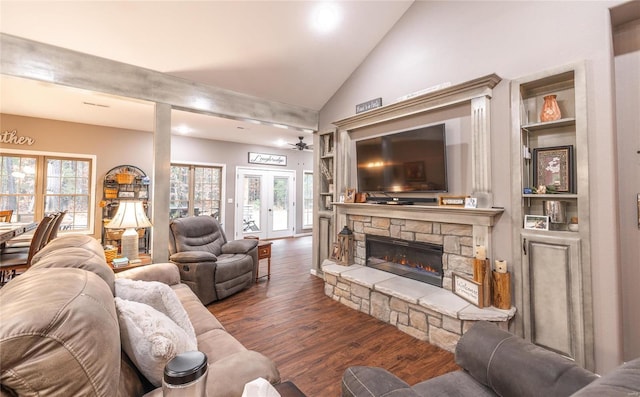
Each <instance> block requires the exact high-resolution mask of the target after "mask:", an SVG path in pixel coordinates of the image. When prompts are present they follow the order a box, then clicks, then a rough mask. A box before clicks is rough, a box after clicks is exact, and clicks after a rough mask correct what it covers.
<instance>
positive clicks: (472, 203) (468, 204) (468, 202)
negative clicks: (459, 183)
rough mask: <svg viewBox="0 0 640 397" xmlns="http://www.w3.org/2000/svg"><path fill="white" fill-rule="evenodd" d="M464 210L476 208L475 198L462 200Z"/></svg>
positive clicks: (476, 199) (476, 200) (476, 201)
mask: <svg viewBox="0 0 640 397" xmlns="http://www.w3.org/2000/svg"><path fill="white" fill-rule="evenodd" d="M464 208H478V198H477V197H467V198H465V199H464Z"/></svg>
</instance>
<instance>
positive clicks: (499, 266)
mask: <svg viewBox="0 0 640 397" xmlns="http://www.w3.org/2000/svg"><path fill="white" fill-rule="evenodd" d="M495 269H496V272H498V273H506V272H507V261H501V260H496V266H495Z"/></svg>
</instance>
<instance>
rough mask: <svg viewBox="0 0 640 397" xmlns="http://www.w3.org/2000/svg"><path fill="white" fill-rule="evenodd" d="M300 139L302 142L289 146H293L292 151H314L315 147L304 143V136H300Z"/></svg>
mask: <svg viewBox="0 0 640 397" xmlns="http://www.w3.org/2000/svg"><path fill="white" fill-rule="evenodd" d="M298 139H300V142H296V143H290V144H289V145H291V146H293V147H292V148H291V149H293V150H313V145H307V144H306V143H305V142H303V140H304V137H303V136H299V137H298Z"/></svg>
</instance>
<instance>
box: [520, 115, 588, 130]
mask: <svg viewBox="0 0 640 397" xmlns="http://www.w3.org/2000/svg"><path fill="white" fill-rule="evenodd" d="M575 124H576V119H575V118H573V117H570V118H565V119H560V120H554V121H545V122H540V123H529V124H523V125H522V126H521V127H520V128H522V129H523V130H525V131H527V132H535V131H541V130H546V129H549V128H559V127H570V126H574V125H575Z"/></svg>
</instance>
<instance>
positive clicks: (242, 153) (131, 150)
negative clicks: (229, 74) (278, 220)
mask: <svg viewBox="0 0 640 397" xmlns="http://www.w3.org/2000/svg"><path fill="white" fill-rule="evenodd" d="M14 129H15V130H17V131H18V134H19V135H20V136H29V137H31V138H34V139H35V143H34V144H33V145H31V146H26V145H11V144H2V147H1V148H2V149H4V148H11V149H20V150H33V151H45V152H62V153H76V154H93V155H96V157H97V160H96V176H97V179H98V180H97V183H96V192H95V194H96V197H97V198H98V200H97V201H99V199H100V198H101V197H102V180H103V178H104V175H105V174H106V173H107V172H108V171H109V170H110V169H111V168H113V167H115V166H118V165H122V164H129V165H134V166H136V167H138V168H140V169H142V170H143V171H144V172H145V173H146V174H147V175H149V176H151V174H152V166H153V147H152V145H153V134H152V133H150V132H143V131H133V130H123V129H118V128H110V127H101V126H95V125H88V124H78V123H69V122H64V121H56V120H49V119H40V118H32V117H22V116H15V115H9V114H0V131H5V130H9V131H12V130H14ZM171 150H172V153H171V161H172V162H185V163H208V164H212V163H213V164H225V165H226V171H227V173H226V197H224V202H225V203H227V198H235V172H236V167H237V166H249V164H248V161H247V159H248V152H249V151H257V152H261V153H274V154H284V155H286V156H287V160H288V162H287V167H286V169H292V170H295V171H296V176H297V178H296V202H297V203H300V205H297V206H296V233H302V232H304V230H303V229H302V205H301V203H302V171H304V170H312V169H313V156H312V153H311V152H299V151H294V150H289V149H276V148H266V147H263V146H257V145H242V144H237V143H232V142H222V141H212V140H206V139H195V138H188V137H180V136H173V137H172V142H171ZM263 168H264V167H263ZM274 168H276V169H282V167H274ZM167 194H168V193H167ZM152 205H153V203H152ZM95 211H96V216H95V224H96V230H95V233H94V235H95V236H96V237H98V238H99V237H100V236H101V230H100V227H99V226H100V223H101V220H102V215H101V214H102V213H101V210H100V208H98V207H97V202H96V209H95ZM167 211H168V210H167ZM233 221H234V208H233V204H226V207H225V231H226V233H227V234H228V237H229V238H231V237H232V236H233V235H234V229H233V224H234V222H233Z"/></svg>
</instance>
